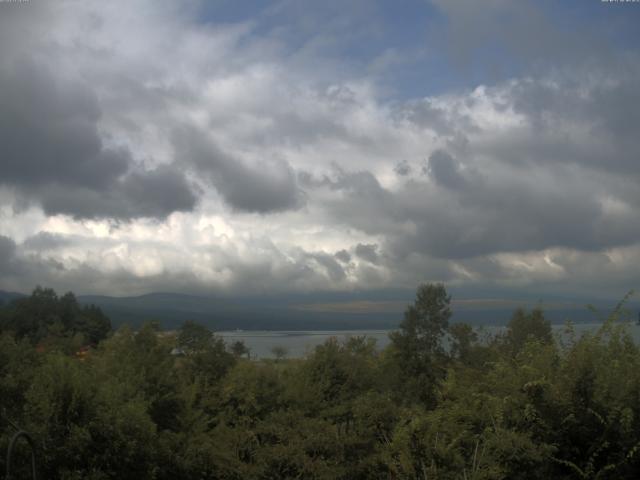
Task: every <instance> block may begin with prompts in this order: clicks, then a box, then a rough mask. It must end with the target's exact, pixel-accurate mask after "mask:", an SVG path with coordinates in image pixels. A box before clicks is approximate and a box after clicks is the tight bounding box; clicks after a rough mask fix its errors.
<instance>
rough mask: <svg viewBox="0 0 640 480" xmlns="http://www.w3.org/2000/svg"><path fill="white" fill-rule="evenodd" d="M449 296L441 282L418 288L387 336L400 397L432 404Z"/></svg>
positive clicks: (440, 368) (441, 370)
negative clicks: (399, 383)
mask: <svg viewBox="0 0 640 480" xmlns="http://www.w3.org/2000/svg"><path fill="white" fill-rule="evenodd" d="M450 302H451V297H450V296H448V295H447V291H446V289H445V287H444V285H442V284H424V285H420V287H418V291H417V293H416V300H415V302H414V304H413V305H410V306H409V307H408V308H407V310H406V311H405V313H404V320H403V321H402V322H401V323H400V329H399V330H398V331H396V332H393V333H391V334H390V335H389V337H390V339H391V348H392V355H393V360H394V363H395V367H396V369H395V375H394V376H395V377H396V378H398V379H399V380H400V381H401V382H402V384H401V385H398V391H399V392H402V393H403V397H404V398H408V399H418V400H419V401H421V402H422V403H423V404H425V405H428V406H433V405H434V404H435V400H436V390H437V385H438V382H439V381H440V380H441V379H442V378H443V376H444V365H443V362H444V358H445V354H444V349H443V346H442V338H443V336H444V334H445V332H446V330H447V328H448V326H449V318H450V317H451V309H450V307H449V304H450Z"/></svg>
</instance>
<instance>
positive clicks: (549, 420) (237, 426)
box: [0, 285, 640, 480]
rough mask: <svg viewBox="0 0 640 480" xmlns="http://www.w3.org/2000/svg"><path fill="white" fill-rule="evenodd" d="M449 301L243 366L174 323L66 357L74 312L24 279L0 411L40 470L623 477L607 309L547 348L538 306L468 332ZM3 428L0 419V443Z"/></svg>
mask: <svg viewBox="0 0 640 480" xmlns="http://www.w3.org/2000/svg"><path fill="white" fill-rule="evenodd" d="M449 302H450V300H449V297H448V295H447V294H446V291H445V289H444V287H443V286H442V285H423V286H421V287H420V288H419V289H418V294H417V296H416V301H415V303H414V304H413V305H412V306H410V307H409V308H408V309H407V312H406V314H405V319H404V321H403V323H402V325H401V328H400V330H399V331H398V332H396V333H395V334H393V335H392V343H391V345H390V346H389V347H388V348H387V349H385V350H383V351H379V350H378V349H377V348H376V346H375V343H374V342H373V341H371V340H370V339H367V338H365V337H353V338H350V339H348V340H345V341H342V342H340V341H338V340H337V339H335V338H333V339H330V340H328V341H327V342H325V343H324V344H322V345H320V346H318V347H317V348H316V349H315V350H314V351H313V352H312V353H310V354H309V355H308V356H307V357H306V358H303V359H285V358H280V359H278V360H277V361H274V360H262V361H257V360H249V359H247V358H244V356H245V354H246V350H245V349H242V348H240V347H231V348H229V347H228V346H227V345H225V344H224V342H223V341H222V339H221V338H219V337H217V336H215V335H214V334H213V333H212V332H210V331H209V330H208V329H206V328H204V327H202V326H199V325H197V324H194V323H190V322H188V323H186V324H185V325H184V326H183V328H182V329H181V330H180V331H179V332H178V333H177V335H169V334H167V333H166V332H160V331H159V330H158V325H157V324H154V323H148V324H145V325H144V326H143V327H142V328H140V329H139V330H138V331H133V330H131V329H129V328H127V327H123V328H121V329H119V330H118V331H117V332H115V333H114V334H113V335H111V336H110V337H109V338H106V339H103V340H102V341H101V342H100V343H99V344H98V345H97V346H96V348H95V349H94V350H91V352H90V353H89V354H88V355H87V356H86V357H79V356H77V355H76V354H75V353H76V350H77V347H78V346H80V345H83V343H82V342H84V341H85V336H90V335H91V333H90V329H89V328H88V327H87V325H88V324H89V323H90V322H87V321H85V323H82V322H80V321H79V318H80V317H82V316H83V315H84V313H83V311H84V309H83V308H82V307H79V306H78V305H77V303H76V302H75V299H74V297H73V296H72V295H70V294H68V295H65V296H63V297H60V298H58V297H56V296H55V293H53V292H52V291H50V290H45V289H40V290H37V293H34V296H33V298H32V299H30V300H29V301H28V302H26V303H18V304H16V303H14V304H11V305H9V306H7V307H5V308H4V309H0V311H1V312H2V314H1V315H0V317H2V318H3V319H4V320H3V326H5V327H7V326H9V327H10V328H5V331H4V333H2V334H0V402H1V406H2V416H3V417H4V416H6V418H10V419H11V420H12V421H14V422H16V423H17V424H19V425H20V426H21V427H23V428H25V429H26V430H28V431H29V432H30V433H31V434H32V435H33V436H34V437H35V439H36V443H37V444H38V446H39V451H38V453H39V468H40V476H41V478H51V479H69V480H70V479H87V478H88V479H96V480H97V479H128V478H136V479H138V478H140V479H160V480H164V479H167V480H168V479H174V478H180V479H187V480H196V479H204V478H219V479H281V478H283V479H288V478H290V479H294V478H305V479H307V478H309V479H345V480H347V479H349V480H352V479H355V480H358V479H389V478H406V479H413V478H421V479H423V478H437V479H475V480H478V479H547V478H567V479H632V478H637V473H638V472H639V471H640V350H639V348H638V346H637V345H636V344H635V343H634V341H633V340H632V338H631V336H630V334H629V331H628V328H627V326H626V325H625V324H622V323H620V322H619V318H620V317H621V316H622V315H621V309H622V305H620V306H619V307H617V308H616V309H615V310H614V311H613V312H612V314H611V315H610V316H609V317H608V318H606V319H605V321H604V323H603V325H602V327H601V328H600V329H598V330H597V331H595V332H593V333H590V334H585V335H583V336H581V337H577V336H576V335H575V334H573V335H572V334H571V326H570V325H569V326H568V327H567V328H568V331H567V335H566V338H568V341H565V342H564V343H556V342H554V341H553V338H552V336H551V330H550V326H549V324H548V322H546V320H545V319H544V315H543V313H542V312H541V311H539V310H534V311H532V312H529V313H527V312H525V311H523V310H519V311H516V312H515V313H514V316H513V319H512V321H511V322H510V324H509V326H508V329H507V331H506V333H505V334H504V335H499V336H497V337H495V338H492V339H491V338H490V339H488V340H487V341H484V342H483V341H479V340H478V337H477V334H476V332H474V331H473V329H471V327H469V326H468V325H464V324H454V325H451V326H450V327H448V320H449V316H450V311H449ZM49 309H50V310H49ZM25 312H29V315H33V317H28V316H27V313H25ZM20 315H22V317H20ZM89 316H90V315H89ZM98 316H99V315H97V314H96V318H98ZM18 318H23V319H27V320H29V318H32V320H33V319H35V320H33V321H27V324H26V326H22V325H19V324H16V323H15V322H16V319H18ZM82 318H86V317H82ZM97 323H98V324H100V322H97ZM445 334H448V341H449V344H448V345H449V349H448V350H445V349H444V347H443V344H442V340H443V337H444V335H445ZM100 335H102V334H100ZM98 336H99V335H98ZM80 337H82V338H80ZM94 338H97V336H94ZM34 342H35V344H34ZM43 345H45V346H46V348H41V347H42V346H43ZM177 346H179V347H181V348H182V349H183V351H184V353H185V354H184V355H173V354H172V351H173V352H174V353H175V350H174V349H175V348H176V347H177ZM281 357H283V356H281ZM13 432H14V429H13V427H11V426H10V424H9V422H7V421H5V420H4V418H0V449H6V446H7V444H8V441H9V439H10V437H11V435H12V434H13ZM23 453H24V452H23ZM20 459H21V460H25V459H26V457H20ZM4 461H5V460H4V457H3V456H0V471H2V469H3V468H4V464H3V462H4ZM23 463H24V462H23Z"/></svg>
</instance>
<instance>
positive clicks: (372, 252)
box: [355, 243, 378, 265]
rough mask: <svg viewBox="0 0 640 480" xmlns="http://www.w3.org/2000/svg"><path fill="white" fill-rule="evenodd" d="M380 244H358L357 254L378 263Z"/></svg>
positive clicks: (361, 257)
mask: <svg viewBox="0 0 640 480" xmlns="http://www.w3.org/2000/svg"><path fill="white" fill-rule="evenodd" d="M377 250H378V246H377V245H375V244H363V243H359V244H358V245H356V250H355V252H356V256H357V257H358V258H360V259H362V260H366V261H367V262H369V263H373V264H374V265H376V264H377V263H378V252H377Z"/></svg>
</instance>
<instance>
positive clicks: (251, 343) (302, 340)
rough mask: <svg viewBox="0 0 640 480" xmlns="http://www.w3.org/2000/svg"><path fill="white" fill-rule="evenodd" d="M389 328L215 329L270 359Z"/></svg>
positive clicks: (578, 328)
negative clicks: (282, 352)
mask: <svg viewBox="0 0 640 480" xmlns="http://www.w3.org/2000/svg"><path fill="white" fill-rule="evenodd" d="M601 325H602V324H600V323H583V324H576V325H574V330H575V332H576V334H577V335H578V336H580V335H582V334H584V333H585V332H589V331H595V330H596V329H597V328H598V327H600V326H601ZM628 328H629V331H630V333H631V335H632V336H633V339H634V340H635V342H636V343H640V325H636V324H628ZM564 329H565V326H564V325H553V330H554V332H555V333H556V334H557V335H558V336H560V337H562V336H563V335H564V334H563V331H564ZM502 330H504V327H495V326H487V327H479V328H476V331H477V332H478V333H479V334H480V337H481V338H482V337H483V336H485V335H494V334H496V333H498V332H500V331H502ZM391 331H392V330H322V331H249V330H247V331H231V332H216V334H217V335H220V336H222V337H223V338H224V340H225V342H227V343H231V342H235V341H236V340H241V341H243V342H244V343H245V345H246V346H247V347H248V348H249V349H250V351H251V356H252V357H254V358H272V357H273V356H274V355H273V353H272V349H273V348H274V347H284V348H285V349H286V350H287V357H289V358H298V357H304V356H305V355H306V354H308V353H311V352H313V349H314V348H315V347H316V346H318V345H321V344H323V343H324V342H325V341H327V340H328V339H329V338H331V337H336V338H337V339H338V340H346V339H347V338H349V337H357V336H366V337H369V338H373V339H375V340H376V345H377V347H378V348H380V349H382V348H384V347H386V346H387V345H388V344H389V332H391Z"/></svg>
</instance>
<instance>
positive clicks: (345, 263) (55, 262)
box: [0, 0, 640, 298]
mask: <svg viewBox="0 0 640 480" xmlns="http://www.w3.org/2000/svg"><path fill="white" fill-rule="evenodd" d="M639 24H640V3H631V2H630V3H624V2H618V3H608V2H601V1H600V0H580V1H562V2H552V1H548V2H547V1H537V0H536V1H530V2H527V1H524V0H522V1H507V0H489V1H483V2H479V1H477V0H455V1H454V0H433V1H431V2H428V1H412V0H401V1H396V0H394V1H370V0H363V1H345V0H340V1H322V2H318V1H308V2H305V1H299V0H285V1H274V2H266V1H258V0H253V1H244V0H243V1H237V0H221V1H212V2H204V1H203V2H198V1H184V2H178V1H159V0H141V1H109V2H106V1H96V2H93V1H88V0H82V1H56V2H44V1H37V0H31V1H28V2H23V3H9V2H0V289H4V290H17V291H29V290H31V289H32V288H33V287H34V286H35V285H36V284H42V285H46V286H52V287H54V288H56V289H57V290H60V291H65V290H73V291H75V292H77V293H100V294H112V295H134V294H141V293H147V292H153V291H173V292H189V293H197V294H208V293H228V294H240V295H243V294H247V293H250V294H256V293H257V294H262V293H266V294H272V293H273V294H279V295H281V294H285V295H286V294H289V293H300V292H326V291H341V292H345V291H346V292H349V291H368V290H371V291H382V290H386V289H397V288H399V289H403V288H415V286H416V285H417V284H418V283H419V282H422V281H443V282H445V283H446V284H447V285H449V286H451V287H452V288H459V289H461V290H464V291H465V292H467V295H469V296H474V295H476V294H477V295H480V293H481V292H491V294H492V295H498V296H505V297H508V296H514V295H515V296H517V295H523V294H524V293H527V294H530V293H532V292H533V293H535V294H540V295H543V294H546V293H556V294H559V295H571V296H589V295H597V296H610V297H612V298H619V297H621V296H622V295H623V294H624V293H625V292H626V291H627V290H629V289H630V288H635V287H639V286H640V285H639V284H640V282H639V281H638V280H639V279H640V267H639V266H640V51H639V48H640V47H639V45H640V42H639V40H640V28H638V25H639Z"/></svg>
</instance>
